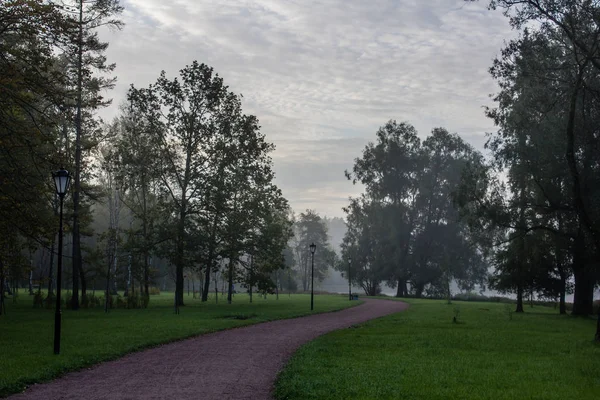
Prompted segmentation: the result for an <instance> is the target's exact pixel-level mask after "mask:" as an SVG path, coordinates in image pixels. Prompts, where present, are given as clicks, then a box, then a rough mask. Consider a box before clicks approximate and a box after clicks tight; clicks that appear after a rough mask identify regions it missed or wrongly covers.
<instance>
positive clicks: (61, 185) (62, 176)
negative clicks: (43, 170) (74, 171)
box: [52, 168, 71, 199]
mask: <svg viewBox="0 0 600 400" xmlns="http://www.w3.org/2000/svg"><path fill="white" fill-rule="evenodd" d="M52 178H54V186H56V194H58V195H59V196H60V198H61V199H62V198H64V197H65V195H66V194H67V191H68V190H69V183H70V182H71V175H70V174H69V171H67V170H66V169H64V168H61V169H59V170H58V171H56V172H53V173H52Z"/></svg>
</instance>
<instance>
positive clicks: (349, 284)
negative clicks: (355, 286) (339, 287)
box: [348, 257, 352, 300]
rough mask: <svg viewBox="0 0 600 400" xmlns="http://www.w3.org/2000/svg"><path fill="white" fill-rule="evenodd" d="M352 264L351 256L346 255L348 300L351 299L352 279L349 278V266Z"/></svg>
mask: <svg viewBox="0 0 600 400" xmlns="http://www.w3.org/2000/svg"><path fill="white" fill-rule="evenodd" d="M351 265H352V257H348V300H352V280H351V279H350V266H351Z"/></svg>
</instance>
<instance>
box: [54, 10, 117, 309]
mask: <svg viewBox="0 0 600 400" xmlns="http://www.w3.org/2000/svg"><path fill="white" fill-rule="evenodd" d="M75 3H76V4H72V5H65V6H64V7H63V9H64V10H65V13H67V14H68V15H71V18H72V25H73V26H76V27H77V28H76V30H74V31H73V33H72V34H73V40H72V45H71V46H69V48H68V49H67V52H66V54H67V56H68V57H69V59H70V60H72V61H71V62H72V64H73V65H74V66H75V68H74V71H76V77H75V82H76V84H75V88H76V99H75V113H76V117H75V157H74V164H75V165H74V167H75V169H74V172H73V222H72V235H73V256H72V261H73V262H72V265H73V275H72V278H73V279H72V280H73V290H72V297H71V308H72V309H73V310H77V309H78V308H79V278H80V277H81V278H82V282H81V283H82V295H83V296H85V291H86V288H85V280H84V279H83V265H82V253H81V219H80V218H81V212H82V210H81V193H82V175H83V173H82V172H83V171H82V147H83V146H84V143H82V141H83V140H84V138H83V129H84V123H83V117H84V110H87V111H88V113H89V114H91V112H93V110H95V109H96V108H98V107H101V106H103V105H107V104H109V103H110V101H106V100H105V99H103V97H102V95H101V90H103V89H108V88H112V87H113V85H114V79H111V78H105V77H104V76H102V75H98V73H96V74H94V72H100V74H106V73H110V72H111V71H113V70H114V68H115V65H114V64H107V63H106V56H105V55H104V53H105V51H106V49H107V47H108V43H106V42H101V41H100V39H99V37H98V28H100V27H102V26H109V27H112V28H120V27H121V26H122V25H123V23H122V22H121V21H120V20H118V19H115V17H116V16H117V15H118V14H120V13H121V12H122V11H123V7H121V5H120V4H119V0H92V1H83V0H78V1H76V2H75ZM75 6H76V7H75ZM75 9H76V10H77V12H76V13H74V10H75ZM72 14H75V15H72Z"/></svg>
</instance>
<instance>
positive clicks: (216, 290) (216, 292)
mask: <svg viewBox="0 0 600 400" xmlns="http://www.w3.org/2000/svg"><path fill="white" fill-rule="evenodd" d="M217 285H218V282H217V274H215V303H216V304H219V288H218V287H217Z"/></svg>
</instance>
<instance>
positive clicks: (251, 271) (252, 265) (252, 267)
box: [250, 255, 254, 303]
mask: <svg viewBox="0 0 600 400" xmlns="http://www.w3.org/2000/svg"><path fill="white" fill-rule="evenodd" d="M252 285H254V256H252V255H251V256H250V303H252Z"/></svg>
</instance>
